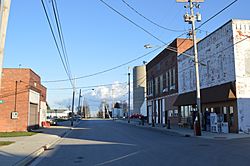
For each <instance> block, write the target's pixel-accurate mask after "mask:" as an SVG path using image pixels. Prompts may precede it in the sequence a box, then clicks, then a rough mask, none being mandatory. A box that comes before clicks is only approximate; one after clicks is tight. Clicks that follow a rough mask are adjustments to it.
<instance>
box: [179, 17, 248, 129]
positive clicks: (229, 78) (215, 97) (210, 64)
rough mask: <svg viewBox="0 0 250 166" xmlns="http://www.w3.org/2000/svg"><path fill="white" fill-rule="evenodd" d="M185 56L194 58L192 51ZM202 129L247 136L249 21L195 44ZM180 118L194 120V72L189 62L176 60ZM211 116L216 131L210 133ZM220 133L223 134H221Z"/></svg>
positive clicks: (238, 22)
mask: <svg viewBox="0 0 250 166" xmlns="http://www.w3.org/2000/svg"><path fill="white" fill-rule="evenodd" d="M185 53H187V54H190V55H193V48H191V49H189V50H187V51H186V52H185ZM198 56H199V62H200V65H199V72H200V86H201V103H202V112H203V117H204V118H203V127H204V128H206V129H207V130H212V131H215V132H218V131H222V130H223V125H224V127H225V126H226V127H227V125H228V130H229V132H247V133H249V132H250V20H230V21H229V22H227V23H226V24H224V25H223V26H222V27H220V28H218V29H217V30H216V31H214V32H213V33H211V34H210V35H208V36H207V37H205V38H204V39H202V40H201V41H200V42H199V43H198ZM178 80H179V81H178V86H179V91H178V93H179V96H178V98H177V100H176V102H175V105H177V106H179V111H180V115H181V116H182V117H186V118H189V117H190V118H191V119H193V118H194V112H193V111H195V105H196V92H195V90H196V81H195V68H194V61H193V59H192V58H190V57H187V56H185V55H183V54H182V55H180V56H179V57H178ZM210 113H216V115H217V117H216V119H217V120H218V124H219V125H220V126H219V127H217V128H215V130H214V129H212V128H211V125H212V124H211V121H210V115H211V114H210ZM222 132H223V131H222Z"/></svg>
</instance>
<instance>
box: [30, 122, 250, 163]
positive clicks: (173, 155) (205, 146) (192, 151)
mask: <svg viewBox="0 0 250 166" xmlns="http://www.w3.org/2000/svg"><path fill="white" fill-rule="evenodd" d="M33 165H39V166H44V165H46V166H50V165H51V166H55V165H60V166H71V165H73V166H74V165H84V166H250V139H249V138H248V139H237V140H209V139H202V138H194V137H183V136H180V135H177V134H173V133H168V132H160V131H155V130H152V129H147V128H140V127H136V126H133V125H128V124H123V123H118V122H113V121H105V120H86V121H81V123H80V125H79V126H78V127H77V128H76V129H74V130H73V131H72V132H71V133H70V134H69V135H68V136H67V137H65V138H64V139H62V141H61V142H59V143H58V144H57V145H55V146H54V147H53V148H51V149H50V150H48V151H46V152H45V153H44V154H43V155H42V156H40V157H39V158H38V159H37V160H36V161H34V163H33Z"/></svg>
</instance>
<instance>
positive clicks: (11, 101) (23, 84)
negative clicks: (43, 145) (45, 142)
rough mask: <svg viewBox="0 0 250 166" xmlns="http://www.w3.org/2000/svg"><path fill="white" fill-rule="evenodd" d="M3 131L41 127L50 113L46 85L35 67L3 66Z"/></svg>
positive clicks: (0, 110) (0, 128)
mask: <svg viewBox="0 0 250 166" xmlns="http://www.w3.org/2000/svg"><path fill="white" fill-rule="evenodd" d="M1 88H2V90H1V94H0V100H1V104H0V131H1V132H11V131H27V130H30V129H34V128H38V127H39V125H40V124H41V120H42V119H45V118H46V117H44V116H46V114H44V112H46V110H47V109H46V107H47V106H46V88H45V87H44V86H43V85H41V79H40V77H39V76H38V75H37V74H36V73H34V72H33V71H32V70H31V69H3V77H2V87H1Z"/></svg>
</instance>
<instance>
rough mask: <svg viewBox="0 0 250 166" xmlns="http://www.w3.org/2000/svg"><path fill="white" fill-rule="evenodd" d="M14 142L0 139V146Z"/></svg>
mask: <svg viewBox="0 0 250 166" xmlns="http://www.w3.org/2000/svg"><path fill="white" fill-rule="evenodd" d="M12 143H14V142H11V141H0V146H6V145H10V144H12Z"/></svg>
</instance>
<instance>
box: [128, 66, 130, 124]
mask: <svg viewBox="0 0 250 166" xmlns="http://www.w3.org/2000/svg"><path fill="white" fill-rule="evenodd" d="M128 123H130V72H129V71H128Z"/></svg>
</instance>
